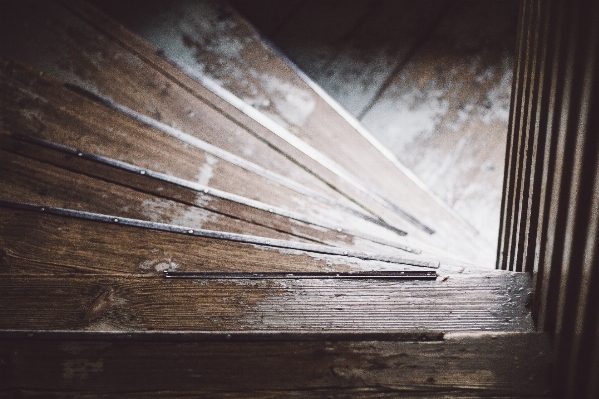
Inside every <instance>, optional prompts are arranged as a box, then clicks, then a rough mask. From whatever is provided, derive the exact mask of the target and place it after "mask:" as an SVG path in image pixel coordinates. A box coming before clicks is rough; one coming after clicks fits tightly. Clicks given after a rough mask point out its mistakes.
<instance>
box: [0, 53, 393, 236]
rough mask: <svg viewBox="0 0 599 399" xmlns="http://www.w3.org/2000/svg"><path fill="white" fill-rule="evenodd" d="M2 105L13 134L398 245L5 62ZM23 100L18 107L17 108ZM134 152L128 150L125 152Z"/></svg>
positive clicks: (338, 213)
mask: <svg viewBox="0 0 599 399" xmlns="http://www.w3.org/2000/svg"><path fill="white" fill-rule="evenodd" d="M0 73H1V74H2V75H1V76H2V81H1V82H0V85H1V87H2V89H1V91H0V105H1V106H2V112H3V114H2V120H3V123H4V126H5V128H8V129H10V130H11V131H13V132H19V133H26V134H32V135H34V136H36V137H39V138H43V139H48V140H51V141H54V142H57V143H60V144H64V145H68V146H70V147H74V148H78V149H80V150H82V151H87V152H92V153H96V154H102V155H105V156H108V157H111V158H114V159H119V160H122V161H125V162H128V163H132V164H134V165H137V166H139V167H142V168H147V169H150V170H155V171H158V172H161V173H166V174H168V175H172V176H175V177H179V178H183V179H186V180H190V181H194V182H199V183H200V184H208V185H209V186H211V187H215V188H217V189H222V190H225V191H229V190H230V191H231V192H233V193H235V194H238V195H242V196H248V197H250V198H251V199H256V200H262V202H264V203H269V204H271V205H274V206H275V207H282V208H285V209H287V210H292V211H295V212H299V213H303V214H305V215H307V216H309V217H311V218H314V219H316V220H321V221H325V222H326V224H327V225H328V224H337V225H343V226H348V228H351V229H354V230H363V231H369V232H370V233H371V234H373V235H378V236H380V237H387V238H390V239H393V238H396V237H397V235H396V234H394V233H392V232H391V231H389V230H387V229H385V228H382V227H379V226H373V225H372V224H371V223H369V222H366V221H364V220H362V219H360V218H358V217H354V216H352V215H351V214H347V213H346V212H341V211H339V210H338V209H336V208H332V207H331V206H329V205H325V204H323V203H321V202H317V201H314V200H312V199H311V198H309V197H307V196H304V195H301V194H299V193H297V192H295V191H292V190H290V189H288V188H286V187H283V186H281V185H278V184H276V183H275V182H272V181H269V180H268V179H264V178H262V177H260V176H257V175H255V174H253V173H251V172H249V171H247V170H244V169H243V168H239V167H237V166H235V165H233V164H230V163H228V162H225V161H222V160H219V159H217V158H215V157H213V156H211V155H210V154H207V153H205V152H203V151H201V150H199V149H197V148H193V147H191V146H189V145H187V144H185V143H183V142H181V141H180V140H177V139H175V138H173V137H170V136H168V135H166V134H164V133H162V132H160V131H158V130H156V129H153V128H150V127H148V126H145V125H144V124H141V123H138V122H136V121H133V120H131V119H130V118H127V117H124V116H123V115H120V114H118V113H115V112H111V111H110V110H108V109H106V108H104V107H102V106H99V105H97V104H95V103H93V102H91V101H89V100H87V99H85V98H83V97H81V96H79V95H76V94H74V93H72V92H70V91H69V90H66V89H64V88H63V87H62V86H61V84H60V83H59V82H57V81H55V80H52V79H50V78H48V77H40V76H39V75H38V74H36V73H34V72H33V71H31V70H29V69H27V68H23V67H22V66H20V65H18V64H15V63H14V62H4V63H3V68H2V71H1V72H0ZM15 99H16V100H17V101H15ZM125 149H126V150H125Z"/></svg>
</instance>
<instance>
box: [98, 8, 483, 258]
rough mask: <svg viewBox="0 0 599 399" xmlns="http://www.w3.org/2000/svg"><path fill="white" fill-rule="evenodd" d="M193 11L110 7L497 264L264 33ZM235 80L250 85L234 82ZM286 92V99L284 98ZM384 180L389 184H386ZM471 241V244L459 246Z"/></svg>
mask: <svg viewBox="0 0 599 399" xmlns="http://www.w3.org/2000/svg"><path fill="white" fill-rule="evenodd" d="M100 6H102V5H100ZM186 6H188V7H191V6H190V5H189V4H188V3H186V2H180V3H178V4H176V5H172V4H169V5H168V6H164V4H163V8H160V4H159V5H158V6H155V7H156V8H155V9H154V10H150V9H149V10H147V13H145V14H143V15H138V16H135V15H131V14H129V15H125V14H126V13H121V14H119V12H118V10H116V9H115V8H112V9H111V8H110V4H108V5H105V6H103V7H107V9H108V10H109V11H111V12H114V13H115V14H116V16H117V18H121V21H123V22H124V23H126V24H128V25H127V26H129V27H131V28H133V29H135V30H136V31H137V33H139V34H141V35H143V36H145V37H146V38H147V39H148V40H150V41H152V43H153V44H154V45H156V46H157V47H159V48H162V50H163V51H165V52H166V53H167V54H168V55H169V56H170V57H173V58H175V59H177V60H178V61H179V62H183V63H186V64H189V65H191V66H193V67H195V68H196V70H198V71H200V72H201V73H206V74H207V75H209V76H211V77H213V78H215V79H216V80H217V81H219V82H221V83H222V84H223V85H224V87H225V88H227V89H228V90H231V91H232V92H234V93H235V94H236V95H237V96H239V97H241V98H243V99H245V100H246V101H248V102H250V103H251V104H253V105H254V106H255V107H256V108H258V109H260V110H261V111H263V112H265V113H267V114H268V115H270V116H274V117H275V119H276V120H277V121H279V122H280V123H283V124H284V125H286V126H287V127H288V128H289V130H290V131H291V132H292V133H295V134H297V135H298V136H299V137H300V138H302V139H303V140H305V141H306V142H308V143H309V144H311V145H313V146H315V147H316V148H318V149H319V150H320V151H322V152H324V153H325V154H327V155H328V156H330V157H331V158H333V159H334V160H335V161H336V162H338V163H339V164H341V165H342V166H343V167H344V168H346V169H347V170H349V171H350V172H352V173H353V174H355V175H356V176H359V177H360V178H361V179H362V180H363V181H365V182H367V185H372V183H373V181H372V179H373V178H374V179H379V180H380V181H379V183H380V184H378V186H376V185H375V186H376V188H377V190H378V191H380V192H386V193H387V194H388V195H389V196H390V197H394V198H395V200H397V201H395V202H397V203H398V204H399V205H400V206H402V207H403V208H406V209H408V211H409V212H411V213H412V214H414V215H416V217H417V218H419V219H421V220H424V221H425V224H426V223H427V222H426V221H427V220H428V221H430V223H428V224H429V225H431V226H433V228H434V229H435V230H436V231H437V232H438V234H437V237H439V238H438V240H437V237H433V238H430V239H431V240H433V241H434V243H435V245H443V243H448V242H451V241H452V240H453V243H452V244H450V245H449V246H448V249H450V250H451V249H455V248H456V246H461V245H462V244H463V242H465V241H468V242H469V246H470V248H476V249H475V250H468V249H465V248H464V249H460V250H458V252H460V253H464V254H465V253H468V254H469V255H471V258H472V259H478V260H481V259H482V257H483V254H485V253H488V255H489V256H488V259H487V260H488V261H489V262H487V263H492V262H491V261H492V258H493V257H494V253H493V249H492V246H491V245H488V244H486V243H481V242H479V241H480V240H478V239H477V238H475V237H468V234H469V233H465V232H464V229H463V227H462V226H460V224H459V223H458V222H457V221H456V220H454V219H453V217H452V216H450V214H448V213H447V211H446V210H445V209H443V208H441V207H440V206H439V205H438V204H437V203H436V202H435V201H434V200H431V199H430V198H429V197H428V195H424V194H423V195H422V196H419V195H420V194H418V193H424V192H422V191H421V189H420V188H419V187H418V186H416V185H414V183H413V182H412V181H411V180H410V179H407V178H406V177H405V176H404V175H402V174H401V172H399V171H398V170H397V169H396V167H395V166H393V165H392V164H391V163H390V162H388V161H386V160H385V159H383V158H384V157H382V155H381V154H380V153H378V151H376V150H375V149H374V147H372V146H371V145H370V144H369V143H368V142H367V140H366V139H365V138H363V137H362V136H360V135H359V134H358V133H357V132H356V131H354V130H353V128H351V126H350V125H349V124H348V123H347V122H346V121H345V120H343V118H341V117H340V116H339V115H338V114H336V112H335V111H333V110H332V109H331V108H330V107H329V106H328V105H327V104H326V103H325V101H324V100H323V99H322V98H320V97H319V96H318V95H317V94H316V93H315V92H313V91H312V89H311V88H310V87H308V86H307V85H306V84H305V83H304V82H302V81H301V80H300V79H299V77H298V76H297V74H296V73H295V72H294V71H293V70H292V69H291V68H289V66H288V65H286V64H285V63H284V62H283V61H282V60H281V59H279V58H278V57H277V55H276V54H275V53H273V52H272V51H271V50H270V49H268V48H266V47H264V45H263V44H262V42H261V41H260V38H259V37H258V35H257V34H256V32H255V31H254V30H253V29H252V28H251V27H250V26H249V25H248V24H247V23H246V22H244V21H243V20H242V19H240V18H239V17H238V16H237V15H235V14H234V13H233V12H232V10H230V9H228V8H227V7H226V6H224V5H223V4H222V3H221V4H217V5H215V3H199V4H194V6H193V7H195V8H198V10H196V11H198V12H186V9H185V7H186ZM195 8H194V9H195ZM200 11H202V12H200ZM147 14H150V16H149V17H148V15H147ZM214 15H220V16H221V18H220V22H215V21H218V19H216V18H211V17H210V16H214ZM127 18H129V19H128V20H127ZM144 18H147V19H144ZM203 18H205V19H206V21H204V20H203ZM206 24H208V25H210V26H212V27H213V28H214V29H212V30H210V31H208V30H207V29H206V28H205V26H206ZM213 25H214V26H213ZM210 32H212V33H210ZM214 32H218V34H215V33H214ZM226 35H228V36H226ZM224 37H227V39H226V40H225V39H224ZM185 38H187V39H186V40H185ZM192 38H193V39H194V40H195V42H194V41H193V40H191V39H192ZM167 43H168V45H167ZM194 43H195V44H194ZM230 43H236V47H235V48H236V49H237V50H238V51H236V52H235V54H229V53H227V52H226V51H225V49H226V45H227V44H230ZM219 65H226V68H225V69H226V70H228V71H229V72H225V69H219V68H218V67H217V66H219ZM231 68H234V69H235V73H231V71H230V69H231ZM219 71H220V72H219ZM231 76H236V77H238V76H242V77H243V78H239V79H237V78H236V79H231ZM269 82H270V83H269ZM283 89H284V90H285V92H282V91H281V90H283ZM290 99H297V101H299V102H301V104H300V103H296V104H294V103H293V102H290ZM300 100H301V101H300ZM302 107H303V108H302ZM302 109H303V110H302ZM306 110H308V111H309V112H307V111H306ZM285 111H287V112H286V114H288V115H289V118H287V120H285V117H284V114H285ZM277 115H278V116H277ZM281 115H283V116H281ZM293 115H296V117H295V120H294V119H293V118H292V117H291V116H293ZM297 115H301V121H300V120H298V119H297ZM311 135H312V136H311ZM340 143H343V145H341V144H340ZM358 148H359V150H357V149H358ZM348 151H349V152H348ZM356 151H357V152H359V153H360V154H361V156H360V157H355V156H354V155H353V154H354V153H356ZM365 171H369V172H368V173H365ZM373 171H376V172H373ZM366 174H368V176H366ZM382 176H384V177H385V178H384V181H383V178H382ZM425 197H426V198H425ZM398 198H400V199H398ZM429 202H430V203H429ZM416 204H417V205H418V206H416ZM423 204H424V205H423ZM425 205H426V206H425ZM429 205H430V206H429ZM423 209H424V211H423ZM454 224H455V225H454ZM450 232H451V233H450ZM463 235H465V237H466V238H465V239H462V240H459V239H455V237H457V236H460V237H463ZM441 237H442V238H441ZM485 256H486V255H485ZM481 262H482V260H481Z"/></svg>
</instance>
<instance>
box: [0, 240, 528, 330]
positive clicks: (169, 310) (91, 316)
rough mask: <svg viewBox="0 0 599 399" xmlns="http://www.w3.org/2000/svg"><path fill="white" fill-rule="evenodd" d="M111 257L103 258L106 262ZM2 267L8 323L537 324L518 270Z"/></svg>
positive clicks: (267, 326)
mask: <svg viewBox="0 0 599 399" xmlns="http://www.w3.org/2000/svg"><path fill="white" fill-rule="evenodd" d="M8 251H11V248H10V247H9V248H8ZM246 257H247V256H246ZM108 261H109V258H108V257H105V259H104V262H108ZM74 262H75V260H72V263H74ZM249 262H250V261H249V260H248V261H246V262H244V263H246V264H249ZM3 263H4V267H3V269H7V268H10V266H11V263H13V262H12V261H11V259H10V258H9V259H6V260H4V261H3ZM15 263H16V262H15ZM19 263H20V264H21V265H23V264H26V263H27V264H30V265H31V263H32V262H31V261H23V260H21V261H19ZM90 263H91V262H90ZM96 263H97V262H96ZM238 263H241V262H238ZM102 266H103V265H102ZM34 268H35V266H34V265H32V267H31V268H30V269H34ZM184 268H185V265H182V266H181V269H184ZM55 269H56V268H55ZM71 269H72V270H74V269H75V267H71ZM91 269H92V267H91V265H90V266H89V267H88V270H91ZM96 269H98V270H99V269H100V267H96ZM141 271H142V272H144V270H141ZM146 273H149V271H148V272H146ZM3 274H4V275H5V277H4V278H3V279H2V281H0V288H1V293H0V298H2V304H1V305H0V314H1V315H2V317H1V322H0V323H1V324H0V328H1V329H6V330H12V329H18V330H73V329H86V330H89V331H133V330H139V331H145V330H180V331H191V330H193V331H289V332H323V331H331V332H334V331H340V332H343V331H354V332H381V331H394V332H402V331H405V332H411V331H418V332H435V331H438V332H449V331H475V332H480V331H531V330H532V328H533V325H532V318H531V316H530V312H529V310H528V309H527V308H525V304H526V302H527V295H526V294H527V293H528V292H530V288H527V289H526V291H521V292H519V293H511V292H509V290H511V289H515V288H516V287H520V288H522V287H524V286H526V287H529V286H530V281H529V280H528V279H527V278H526V277H525V276H520V275H498V274H493V275H485V276H481V275H452V276H451V277H450V278H449V279H447V280H445V281H443V282H441V281H438V282H435V281H395V282H393V281H380V280H360V281H357V280H355V281H353V280H327V279H321V280H297V279H296V280H294V279H293V278H290V279H288V280H268V279H265V280H255V281H254V280H252V281H248V280H244V279H223V280H201V279H177V280H170V279H164V278H162V277H161V276H157V275H156V274H157V273H155V272H154V275H148V276H146V277H141V276H139V275H138V276H135V275H133V276H132V275H130V274H129V275H127V274H123V275H121V276H117V275H113V276H99V275H98V274H99V273H96V275H95V276H93V277H92V276H91V275H89V274H88V275H82V276H79V277H69V276H68V275H59V276H43V277H33V276H17V275H15V273H11V274H10V275H6V274H5V273H3ZM24 315H26V316H24Z"/></svg>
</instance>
